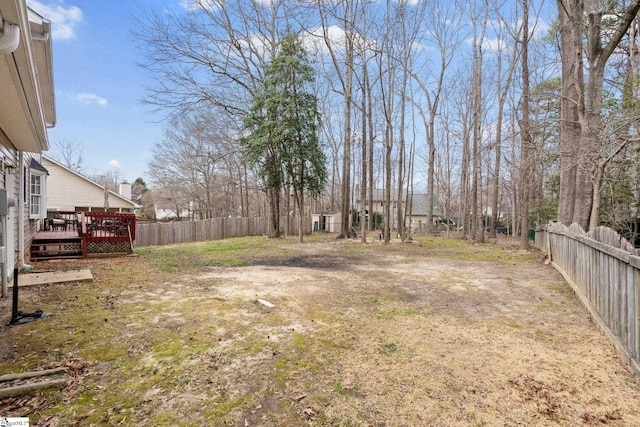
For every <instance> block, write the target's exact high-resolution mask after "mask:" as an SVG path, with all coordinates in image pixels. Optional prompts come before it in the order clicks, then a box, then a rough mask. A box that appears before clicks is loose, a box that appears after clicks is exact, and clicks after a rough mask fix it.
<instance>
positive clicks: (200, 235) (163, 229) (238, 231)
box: [135, 217, 311, 248]
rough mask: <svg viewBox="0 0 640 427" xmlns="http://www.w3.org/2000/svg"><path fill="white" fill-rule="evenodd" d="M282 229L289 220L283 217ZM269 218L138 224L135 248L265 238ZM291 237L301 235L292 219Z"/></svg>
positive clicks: (307, 229)
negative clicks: (242, 238)
mask: <svg viewBox="0 0 640 427" xmlns="http://www.w3.org/2000/svg"><path fill="white" fill-rule="evenodd" d="M280 225H281V227H282V228H284V227H286V217H282V218H280ZM268 226H269V219H268V218H211V219H204V220H198V221H177V222H167V223H160V222H158V223H137V224H136V234H135V235H136V240H135V246H136V247H138V248H140V247H144V246H163V245H174V244H178V243H191V242H205V241H208V240H222V239H226V238H229V237H246V236H262V235H266V234H267V232H268ZM302 226H303V232H304V233H305V234H310V233H311V218H307V217H305V218H303V224H302ZM289 234H295V235H297V234H298V219H297V218H293V217H292V218H290V222H289Z"/></svg>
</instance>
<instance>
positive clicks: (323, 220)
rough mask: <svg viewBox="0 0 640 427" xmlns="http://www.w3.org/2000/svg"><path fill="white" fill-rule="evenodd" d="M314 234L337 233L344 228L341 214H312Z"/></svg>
mask: <svg viewBox="0 0 640 427" xmlns="http://www.w3.org/2000/svg"><path fill="white" fill-rule="evenodd" d="M311 221H312V223H313V231H314V232H325V233H337V232H339V231H340V229H341V228H342V218H341V213H340V212H333V211H332V212H319V213H314V214H311Z"/></svg>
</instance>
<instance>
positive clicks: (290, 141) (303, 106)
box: [242, 34, 327, 242]
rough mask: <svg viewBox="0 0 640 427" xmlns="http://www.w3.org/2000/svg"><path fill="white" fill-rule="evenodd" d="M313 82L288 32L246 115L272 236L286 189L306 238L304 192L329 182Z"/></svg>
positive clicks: (248, 149)
mask: <svg viewBox="0 0 640 427" xmlns="http://www.w3.org/2000/svg"><path fill="white" fill-rule="evenodd" d="M313 82H314V71H313V68H312V67H311V65H310V64H309V60H308V56H307V52H306V51H305V49H304V47H303V46H302V43H301V42H300V40H299V39H298V37H296V36H295V35H292V34H287V35H286V36H285V37H284V38H283V39H282V41H281V42H280V45H279V49H278V53H277V55H276V56H275V57H274V58H273V59H272V61H271V63H270V64H269V65H268V66H267V67H266V68H265V81H264V87H263V89H262V90H261V91H260V93H258V94H257V95H256V96H255V97H254V99H253V105H252V107H251V109H250V111H249V114H248V115H247V117H246V118H245V129H246V130H247V131H248V132H249V135H248V136H246V137H245V138H243V140H242V143H243V148H244V155H245V158H246V159H247V161H248V162H249V163H250V164H251V165H253V166H257V167H258V168H259V170H260V172H261V173H262V176H263V179H264V183H265V186H266V190H267V195H268V199H269V205H270V215H271V220H270V222H271V230H270V233H269V236H270V237H279V236H280V222H279V212H280V196H281V193H282V190H283V189H284V188H287V189H290V190H292V191H293V195H294V198H295V202H296V206H297V212H298V230H299V231H298V233H299V240H300V242H302V241H303V227H302V219H303V217H304V214H305V209H304V200H305V192H308V193H310V194H312V195H314V194H318V193H320V191H322V189H323V188H324V184H325V182H326V180H327V171H326V159H325V156H324V152H323V151H322V149H321V147H320V143H319V140H318V127H319V125H320V113H319V112H318V100H317V97H316V96H315V94H314V93H313Z"/></svg>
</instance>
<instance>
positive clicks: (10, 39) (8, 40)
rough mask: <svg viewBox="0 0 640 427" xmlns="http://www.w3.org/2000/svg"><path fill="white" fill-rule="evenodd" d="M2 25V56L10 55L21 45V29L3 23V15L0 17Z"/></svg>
mask: <svg viewBox="0 0 640 427" xmlns="http://www.w3.org/2000/svg"><path fill="white" fill-rule="evenodd" d="M0 24H2V35H1V36H0V55H9V54H11V53H13V52H14V51H15V50H16V49H17V48H18V46H19V45H20V27H18V26H17V25H15V24H10V23H9V22H7V21H3V20H2V15H0Z"/></svg>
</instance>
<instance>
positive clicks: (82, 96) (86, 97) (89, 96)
mask: <svg viewBox="0 0 640 427" xmlns="http://www.w3.org/2000/svg"><path fill="white" fill-rule="evenodd" d="M75 99H76V101H79V102H81V103H83V104H87V105H91V104H98V105H99V106H101V107H105V106H106V105H107V103H108V102H107V98H103V97H101V96H98V95H96V94H95V93H79V94H77V95H76V96H75Z"/></svg>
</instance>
